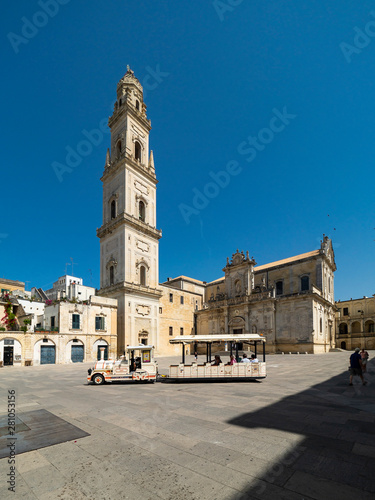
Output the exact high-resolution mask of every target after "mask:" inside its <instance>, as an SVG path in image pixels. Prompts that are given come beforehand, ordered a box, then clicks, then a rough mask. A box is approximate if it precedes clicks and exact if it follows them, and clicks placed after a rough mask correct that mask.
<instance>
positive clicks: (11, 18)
mask: <svg viewBox="0 0 375 500" xmlns="http://www.w3.org/2000/svg"><path fill="white" fill-rule="evenodd" d="M61 1H62V0H61ZM64 2H65V5H62V4H60V5H59V6H58V9H57V8H56V4H55V8H54V9H53V2H52V3H51V4H49V7H48V6H46V7H45V8H46V9H47V10H48V9H49V12H50V13H49V14H45V15H43V14H42V15H41V14H40V12H41V11H42V7H41V3H43V0H42V1H41V3H38V2H37V1H34V0H27V1H26V0H23V1H19V2H14V3H8V5H7V6H6V7H5V8H4V9H3V15H2V19H1V38H2V44H1V51H2V78H1V81H0V86H1V94H2V124H3V126H2V134H1V143H2V144H1V152H2V165H3V166H2V174H1V188H2V189H1V199H2V217H1V222H0V256H1V269H0V276H3V277H5V278H8V279H15V280H21V281H25V282H27V288H28V289H30V287H31V286H34V285H35V286H42V287H44V288H48V287H50V286H51V284H52V282H53V281H55V280H57V278H58V277H59V276H60V275H63V274H64V273H65V268H66V263H70V262H71V261H70V259H71V258H73V259H74V263H75V264H74V274H75V275H78V276H79V277H82V278H83V279H84V283H85V284H87V285H93V286H96V287H99V240H98V238H97V237H96V228H97V227H99V226H100V225H101V223H102V206H101V205H102V186H101V182H100V176H101V174H102V171H103V166H104V161H105V153H106V149H107V147H108V146H109V136H108V135H105V136H104V138H103V140H101V141H98V144H97V145H95V146H93V147H92V151H91V152H90V154H88V155H87V156H85V157H82V161H81V162H80V163H79V165H78V166H77V167H76V168H74V170H73V171H72V172H69V173H65V174H64V175H63V178H62V182H59V181H58V179H57V176H56V174H55V172H54V171H53V169H52V166H51V165H52V163H53V162H61V163H64V161H65V156H66V147H71V148H73V149H76V148H77V146H78V145H79V143H80V142H81V141H82V140H84V139H85V137H84V134H83V132H82V131H83V130H87V131H90V130H92V129H94V128H97V127H98V125H99V123H100V122H101V121H102V120H103V119H106V118H107V117H108V116H109V115H110V114H111V112H112V108H113V102H114V99H115V95H116V85H117V82H118V81H119V79H120V78H121V77H122V76H123V74H124V73H125V72H126V65H127V64H130V65H131V67H132V69H133V70H134V71H135V74H136V76H137V77H138V78H139V80H140V81H141V82H145V81H146V82H147V85H148V87H152V88H149V89H147V95H146V103H147V105H148V116H149V118H150V119H151V121H152V126H153V130H152V131H151V138H150V144H151V148H152V149H153V150H154V155H155V164H156V170H157V177H158V179H159V184H158V227H159V228H161V229H162V230H163V238H162V239H161V241H160V281H164V280H165V279H166V278H167V277H168V276H170V277H173V276H177V275H179V274H185V275H188V276H191V277H194V278H198V279H202V280H207V281H209V280H213V279H216V278H218V277H220V276H221V275H222V271H221V270H222V268H223V267H224V265H225V263H226V257H227V256H230V255H231V254H232V253H233V252H234V251H235V250H236V249H237V248H239V249H242V250H249V252H250V255H253V256H254V257H255V259H256V261H257V263H258V264H265V263H267V262H272V261H274V260H279V259H282V258H287V257H290V256H292V255H296V254H299V253H303V252H308V251H310V250H314V249H316V248H318V247H319V245H320V243H319V242H320V239H321V238H322V235H323V233H325V234H327V235H328V236H330V237H331V238H332V239H333V245H334V249H335V254H336V263H337V272H336V278H335V285H336V294H335V296H336V299H347V298H350V297H353V298H357V297H361V296H363V295H367V296H370V295H372V294H373V293H375V287H374V249H375V241H374V240H375V229H374V228H375V220H374V200H373V198H374V195H373V192H374V181H375V175H374V159H375V96H374V81H375V65H374V57H375V12H374V14H373V15H372V14H371V11H372V10H374V11H375V7H374V3H373V2H372V1H367V0H362V1H361V2H358V1H351V0H341V1H340V2H326V1H323V0H315V1H313V0H310V1H307V0H294V1H290V0H289V1H287V0H267V1H266V2H265V1H264V0H252V1H247V0H244V1H243V2H240V1H238V0H237V2H233V1H231V0H223V1H222V2H216V3H215V2H213V1H211V0H209V1H204V0H203V1H202V0H191V1H189V2H181V1H176V0H164V1H162V0H160V1H155V0H144V1H142V2H139V1H138V0H127V1H126V2H125V1H115V0H106V1H104V0H91V1H90V2H84V1H82V0H71V1H68V0H64ZM47 3H48V2H47ZM233 3H237V4H238V5H237V6H235V7H233V6H231V5H230V4H233ZM225 5H226V6H227V7H225ZM51 9H52V10H51ZM57 10H58V12H57ZM372 21H374V22H372ZM35 24H38V25H39V26H40V27H35ZM356 27H357V28H356ZM360 30H363V32H364V33H366V31H367V32H368V33H369V35H366V34H365V35H363V34H361V31H360ZM343 44H347V45H343ZM153 72H157V74H158V76H157V80H159V81H157V80H155V77H153V78H154V79H152V78H151V77H149V78H147V77H148V75H150V74H152V73H153ZM285 109H286V113H287V114H290V115H295V116H294V117H293V118H290V119H289V120H288V119H285V118H284V120H285V121H288V123H287V124H284V127H283V130H281V128H282V122H281V121H280V119H278V120H277V119H276V118H274V119H273V117H275V116H276V115H275V110H277V112H276V113H282V112H283V110H284V114H285ZM272 119H273V120H272ZM271 124H272V126H274V128H277V131H275V132H270V129H269V127H270V125H271ZM265 128H266V129H268V131H267V130H263V129H265ZM249 137H250V138H251V137H253V138H255V141H256V146H253V148H252V149H251V147H252V146H250V145H249V144H247V145H246V141H248V140H249V139H248V138H249ZM258 137H261V139H259V138H258ZM250 140H253V139H250ZM262 141H263V143H262ZM257 149H258V150H257ZM255 153H256V154H255ZM228 162H231V163H230V165H231V166H232V167H233V166H234V165H235V166H236V167H235V168H234V170H232V171H231V175H230V176H229V179H230V182H229V184H228V185H227V186H225V187H219V188H215V187H213V186H212V184H211V185H209V183H210V182H212V178H211V177H210V172H213V173H214V174H217V173H218V172H219V171H222V170H225V168H226V167H227V165H228ZM234 171H235V173H236V174H237V175H233V172H234ZM222 186H224V184H222ZM205 189H206V190H208V191H207V192H208V193H209V194H210V195H211V196H212V197H211V198H210V199H208V203H207V202H202V201H201V203H202V205H201V207H202V206H203V205H204V204H206V205H207V206H206V207H204V208H199V209H197V208H194V205H193V201H194V193H196V192H197V190H198V191H200V192H204V190H205ZM194 190H195V191H194ZM181 204H185V205H187V206H189V207H192V208H194V213H192V214H191V215H190V216H189V217H188V218H189V224H187V223H186V221H185V220H184V217H183V215H182V213H181ZM196 206H197V205H196ZM185 218H186V217H185ZM90 270H91V271H90ZM67 271H68V272H69V273H71V266H68V267H67Z"/></svg>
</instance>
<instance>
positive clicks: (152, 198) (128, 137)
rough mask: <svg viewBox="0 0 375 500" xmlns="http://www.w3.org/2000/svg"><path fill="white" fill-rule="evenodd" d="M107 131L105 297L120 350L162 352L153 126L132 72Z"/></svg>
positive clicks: (125, 79) (123, 82) (102, 229)
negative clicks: (113, 307)
mask: <svg viewBox="0 0 375 500" xmlns="http://www.w3.org/2000/svg"><path fill="white" fill-rule="evenodd" d="M108 125H109V127H110V129H111V148H110V149H108V151H107V156H106V161H105V166H104V173H103V176H102V178H101V181H102V182H103V224H102V226H101V227H100V228H99V229H98V230H97V235H98V237H99V238H100V295H104V296H106V297H112V298H116V299H117V300H118V350H119V353H122V352H123V350H124V347H126V345H130V344H131V345H137V344H139V343H144V344H152V345H155V347H156V348H157V347H158V314H159V298H160V297H161V295H162V292H161V290H160V289H159V288H158V284H159V239H160V238H161V231H160V230H158V229H156V184H157V182H158V181H157V180H156V176H155V167H154V159H153V153H152V151H151V152H149V133H150V130H151V122H150V120H149V119H148V118H147V114H146V105H145V103H144V102H143V88H142V85H141V84H140V82H139V81H138V79H137V78H136V77H135V76H134V72H133V71H132V70H131V69H130V68H129V66H128V69H127V72H126V74H125V75H124V77H123V78H121V80H120V81H119V83H118V85H117V100H116V103H115V106H114V111H113V114H112V116H111V117H110V118H109V121H108Z"/></svg>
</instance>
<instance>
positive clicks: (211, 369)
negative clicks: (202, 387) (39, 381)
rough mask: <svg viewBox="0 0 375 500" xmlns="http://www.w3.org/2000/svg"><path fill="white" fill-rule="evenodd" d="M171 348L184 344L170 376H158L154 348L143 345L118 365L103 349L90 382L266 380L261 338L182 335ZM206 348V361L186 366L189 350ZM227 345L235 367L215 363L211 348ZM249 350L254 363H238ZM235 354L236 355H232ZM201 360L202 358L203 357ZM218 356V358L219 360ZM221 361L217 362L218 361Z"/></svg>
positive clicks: (131, 348)
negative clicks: (260, 350)
mask: <svg viewBox="0 0 375 500" xmlns="http://www.w3.org/2000/svg"><path fill="white" fill-rule="evenodd" d="M170 342H171V343H172V344H181V346H182V360H181V363H179V364H176V365H170V367H169V375H167V376H162V377H159V376H158V364H157V361H156V360H155V359H154V346H151V345H143V344H140V345H138V346H127V347H126V351H125V353H124V356H121V358H120V359H119V360H118V361H114V360H111V359H110V360H104V349H103V351H102V353H101V360H100V361H97V363H96V364H95V366H94V367H93V368H92V369H89V370H88V376H87V381H88V383H94V384H95V385H100V384H104V382H141V381H144V382H155V380H156V379H157V378H159V379H160V380H161V381H163V382H202V381H206V382H219V381H221V382H226V381H230V382H240V381H251V380H258V379H263V378H265V377H266V375H267V371H266V350H265V343H266V339H265V338H264V337H263V336H262V335H258V334H239V335H181V336H178V337H174V338H173V339H170ZM191 344H193V345H194V348H195V349H197V346H198V345H202V344H204V345H206V361H205V362H204V363H198V362H197V361H193V362H192V363H185V354H186V346H190V345H191ZM213 344H219V345H222V344H225V345H226V347H229V349H228V354H230V355H231V356H233V357H234V359H235V360H236V362H233V364H230V363H229V362H228V363H222V362H221V360H220V358H219V360H220V362H217V363H216V362H213V360H212V359H211V358H212V345H213ZM244 345H245V346H246V345H247V346H250V347H251V348H252V351H253V353H254V357H255V360H252V361H251V362H248V363H244V362H237V361H239V356H238V352H239V350H240V349H242V350H243V346H244ZM258 345H261V347H262V352H261V354H262V360H261V361H259V360H258ZM233 353H235V354H233ZM200 356H202V355H201V354H200ZM217 358H218V356H216V359H217ZM219 360H218V361H219Z"/></svg>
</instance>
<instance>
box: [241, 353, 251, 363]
mask: <svg viewBox="0 0 375 500" xmlns="http://www.w3.org/2000/svg"><path fill="white" fill-rule="evenodd" d="M241 363H250V359H249V358H248V357H247V354H243V356H242V359H241Z"/></svg>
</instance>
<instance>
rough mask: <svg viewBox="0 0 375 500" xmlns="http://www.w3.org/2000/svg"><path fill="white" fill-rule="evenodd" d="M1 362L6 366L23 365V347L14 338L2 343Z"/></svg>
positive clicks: (0, 344) (0, 347)
mask: <svg viewBox="0 0 375 500" xmlns="http://www.w3.org/2000/svg"><path fill="white" fill-rule="evenodd" d="M0 353H1V360H2V361H3V365H4V366H13V365H14V364H19V363H21V355H22V346H21V343H20V342H19V341H18V340H16V339H12V338H6V339H2V340H1V341H0Z"/></svg>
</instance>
